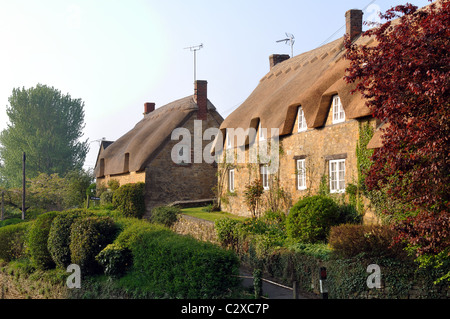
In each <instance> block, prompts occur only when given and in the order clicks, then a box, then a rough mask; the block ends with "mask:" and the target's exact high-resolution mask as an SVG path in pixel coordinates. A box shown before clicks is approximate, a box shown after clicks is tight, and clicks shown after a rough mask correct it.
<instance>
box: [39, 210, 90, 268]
mask: <svg viewBox="0 0 450 319" xmlns="http://www.w3.org/2000/svg"><path fill="white" fill-rule="evenodd" d="M89 215H91V213H90V212H88V211H86V210H83V209H74V210H68V211H65V212H63V213H61V214H59V215H58V216H56V217H55V218H54V219H53V222H52V225H51V227H50V232H49V234H48V246H47V248H48V251H49V252H50V255H51V256H52V259H53V261H54V262H55V264H56V265H57V266H58V267H61V268H67V266H69V265H70V264H71V261H70V227H71V226H72V223H73V222H74V221H75V219H76V218H79V217H82V216H89Z"/></svg>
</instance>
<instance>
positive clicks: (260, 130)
mask: <svg viewBox="0 0 450 319" xmlns="http://www.w3.org/2000/svg"><path fill="white" fill-rule="evenodd" d="M258 136H259V140H260V141H264V140H265V139H266V137H265V136H264V132H263V130H262V127H261V121H259V124H258Z"/></svg>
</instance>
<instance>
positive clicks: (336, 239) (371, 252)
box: [329, 224, 406, 258]
mask: <svg viewBox="0 0 450 319" xmlns="http://www.w3.org/2000/svg"><path fill="white" fill-rule="evenodd" d="M395 235H396V233H395V231H394V230H391V229H390V228H389V227H388V226H383V225H351V224H344V225H339V226H334V227H332V228H331V231H330V238H329V245H330V247H331V249H332V250H333V254H335V255H336V256H338V257H340V258H351V257H354V256H357V255H359V254H361V253H366V255H367V256H371V257H380V256H383V257H397V258H399V257H402V256H406V253H405V251H404V250H403V247H402V246H401V245H400V244H396V245H393V246H391V245H392V243H393V239H394V237H395Z"/></svg>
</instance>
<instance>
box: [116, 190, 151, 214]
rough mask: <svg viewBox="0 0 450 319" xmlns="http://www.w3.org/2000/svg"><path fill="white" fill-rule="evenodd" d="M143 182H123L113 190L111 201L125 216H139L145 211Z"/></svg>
mask: <svg viewBox="0 0 450 319" xmlns="http://www.w3.org/2000/svg"><path fill="white" fill-rule="evenodd" d="M144 190H145V183H136V184H125V185H122V186H120V187H119V188H118V189H116V190H115V191H114V195H113V199H112V203H113V206H114V207H115V208H116V209H117V210H119V211H120V212H121V213H122V214H123V216H125V217H136V218H141V217H142V216H143V215H144V213H145V202H144Z"/></svg>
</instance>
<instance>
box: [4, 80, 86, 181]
mask: <svg viewBox="0 0 450 319" xmlns="http://www.w3.org/2000/svg"><path fill="white" fill-rule="evenodd" d="M8 100H9V104H10V105H9V107H7V110H6V113H7V115H8V117H9V124H8V127H7V128H6V129H4V130H3V131H2V132H1V134H0V144H1V145H2V147H1V148H0V158H1V159H2V163H3V165H2V166H1V167H0V176H1V179H2V180H3V182H4V183H7V185H8V186H9V187H18V186H19V185H20V184H21V181H22V156H21V155H22V152H25V153H26V157H27V158H26V169H27V177H28V178H34V177H36V176H37V175H38V174H39V173H46V174H48V175H51V174H54V173H57V174H59V175H60V176H64V175H65V174H66V173H67V172H69V171H71V170H73V169H81V167H82V165H83V163H84V159H85V157H86V154H87V151H88V148H89V147H88V146H89V144H88V142H87V141H84V142H80V141H79V139H80V138H81V137H82V136H83V128H84V102H83V101H82V100H81V99H72V98H71V96H70V95H69V94H66V95H64V94H61V92H60V91H59V90H57V89H55V88H53V87H49V86H46V85H42V84H38V85H36V87H32V88H29V89H25V88H14V89H13V91H12V95H11V96H10V97H9V99H8Z"/></svg>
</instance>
